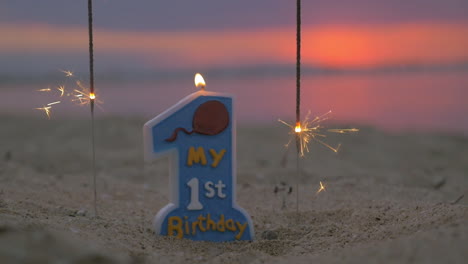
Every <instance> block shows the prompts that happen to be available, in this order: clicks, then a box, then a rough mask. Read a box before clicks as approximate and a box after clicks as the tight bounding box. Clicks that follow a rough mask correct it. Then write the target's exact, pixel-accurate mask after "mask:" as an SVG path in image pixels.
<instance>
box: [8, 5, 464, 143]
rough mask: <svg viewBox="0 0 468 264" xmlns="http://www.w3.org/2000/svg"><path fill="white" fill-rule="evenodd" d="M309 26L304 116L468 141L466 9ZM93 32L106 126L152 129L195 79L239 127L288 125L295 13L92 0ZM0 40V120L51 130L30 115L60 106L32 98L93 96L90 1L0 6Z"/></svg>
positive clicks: (335, 10) (393, 8)
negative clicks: (26, 118)
mask: <svg viewBox="0 0 468 264" xmlns="http://www.w3.org/2000/svg"><path fill="white" fill-rule="evenodd" d="M302 14H303V42H302V46H303V79H302V89H303V93H302V96H303V97H302V98H303V99H302V101H303V102H302V111H303V113H304V115H305V113H306V112H308V111H309V110H310V111H311V112H312V114H317V115H318V114H322V113H324V112H327V111H329V110H332V111H333V118H334V120H336V122H349V123H353V124H359V125H371V126H376V127H378V128H380V129H384V130H387V131H431V132H450V133H464V134H468V116H467V113H468V104H467V103H466V100H467V98H468V74H467V73H468V1H466V0H445V1H439V0H411V1H408V0H405V1H403V0H393V1H387V0H354V1H338V0H326V1H325V0H323V1H313V0H304V1H303V11H302ZM94 25H95V32H94V33H95V34H94V39H95V71H96V81H95V83H96V91H97V94H98V96H99V99H100V100H102V101H103V102H104V104H102V106H101V107H100V109H99V111H98V112H97V116H98V117H99V116H112V115H124V116H138V117H144V118H147V119H150V118H152V117H154V116H156V115H157V114H159V113H161V112H162V111H163V110H165V109H166V108H168V107H170V106H171V105H173V104H174V103H176V102H177V101H178V100H180V99H181V98H183V97H185V96H186V95H188V94H190V93H192V92H194V91H195V90H196V88H195V86H194V84H193V76H194V74H195V73H196V72H200V73H202V74H203V75H204V77H205V80H206V82H207V89H208V90H211V91H217V92H225V93H229V94H232V95H234V96H235V97H236V98H237V101H236V107H237V113H238V119H239V122H241V123H268V124H273V123H274V122H276V120H277V119H278V118H282V119H284V120H291V121H292V120H294V114H295V65H294V64H295V1H284V0H257V1H251V0H237V1H219V0H199V1H154V0H140V1H127V0H112V1H111V0H95V1H94ZM0 36H1V37H0V93H1V96H0V113H3V114H7V115H9V114H13V113H14V114H21V115H22V114H25V115H35V116H37V118H38V119H39V118H45V119H46V118H47V117H46V116H45V115H44V113H43V112H42V111H37V110H34V108H35V107H42V106H43V105H44V104H46V103H48V102H52V101H55V100H56V99H57V94H51V93H41V92H38V91H37V90H39V89H46V88H52V89H55V88H56V87H58V86H59V85H65V86H66V87H69V86H73V85H75V81H76V80H82V81H83V84H84V85H87V83H88V78H89V77H88V33H87V1H85V0H82V1H76V0H61V1H58V0H55V1H53V0H41V1H34V0H22V1H13V0H6V1H2V2H1V3H0ZM62 70H70V71H73V72H74V73H75V76H73V78H70V77H66V76H65V74H64V73H63V72H62ZM54 96H55V97H54ZM51 114H52V118H68V117H73V118H88V116H89V109H88V108H83V107H81V108H80V107H76V106H72V105H67V104H64V103H63V104H60V105H55V106H54V107H53V109H52V113H51ZM274 124H275V125H276V123H274ZM278 125H280V124H279V123H278Z"/></svg>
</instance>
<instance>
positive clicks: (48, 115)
mask: <svg viewBox="0 0 468 264" xmlns="http://www.w3.org/2000/svg"><path fill="white" fill-rule="evenodd" d="M51 108H52V106H44V107H38V108H34V109H37V110H41V111H44V113H45V114H46V115H47V118H49V119H50V109H51Z"/></svg>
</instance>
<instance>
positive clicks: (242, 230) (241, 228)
mask: <svg viewBox="0 0 468 264" xmlns="http://www.w3.org/2000/svg"><path fill="white" fill-rule="evenodd" d="M236 224H237V227H238V228H239V233H238V234H237V235H236V236H235V238H236V239H237V240H239V239H241V237H242V235H243V234H244V231H245V228H246V227H247V223H244V224H243V225H241V223H239V222H236Z"/></svg>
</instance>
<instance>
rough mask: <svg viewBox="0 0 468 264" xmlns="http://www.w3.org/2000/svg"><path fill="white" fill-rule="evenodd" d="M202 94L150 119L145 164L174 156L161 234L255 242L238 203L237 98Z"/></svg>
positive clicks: (157, 222) (157, 221) (158, 224)
mask: <svg viewBox="0 0 468 264" xmlns="http://www.w3.org/2000/svg"><path fill="white" fill-rule="evenodd" d="M195 82H196V85H197V87H200V88H201V90H199V91H197V92H195V93H193V94H191V95H189V96H187V97H185V98H184V99H182V100H181V101H179V102H178V103H177V104H175V105H174V106H172V107H171V108H169V109H168V110H166V111H165V112H163V113H162V114H160V115H158V116H157V117H155V118H154V119H152V120H150V121H148V122H147V123H146V124H145V125H144V128H143V135H144V148H145V150H144V151H145V160H146V161H149V160H153V159H155V158H158V157H161V156H163V155H170V160H171V172H170V191H171V196H170V202H169V204H168V205H166V206H165V207H164V208H162V209H161V210H160V211H159V212H158V213H157V215H156V217H155V218H154V228H155V230H156V234H160V235H167V236H176V237H178V238H187V239H192V240H204V241H216V242H221V241H233V240H252V239H253V237H254V231H253V225H252V220H251V219H250V216H249V215H248V214H247V213H246V211H245V210H243V209H242V208H241V207H239V206H238V205H237V203H236V145H235V135H236V123H235V114H234V111H233V98H232V96H229V95H225V94H221V93H214V92H208V91H205V89H204V88H205V84H204V81H203V78H202V77H201V75H199V74H197V75H196V77H195Z"/></svg>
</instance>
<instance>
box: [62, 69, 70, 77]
mask: <svg viewBox="0 0 468 264" xmlns="http://www.w3.org/2000/svg"><path fill="white" fill-rule="evenodd" d="M60 71H61V72H63V73H65V76H66V77H73V72H72V71H65V70H60Z"/></svg>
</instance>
